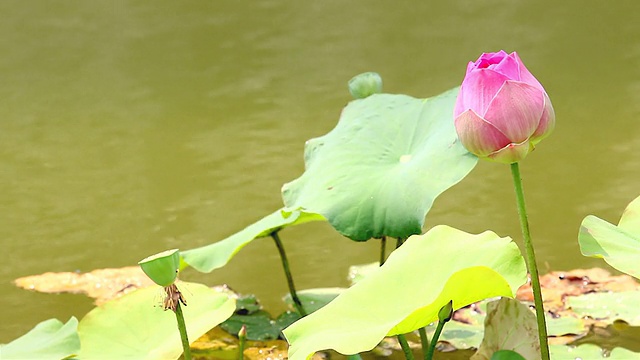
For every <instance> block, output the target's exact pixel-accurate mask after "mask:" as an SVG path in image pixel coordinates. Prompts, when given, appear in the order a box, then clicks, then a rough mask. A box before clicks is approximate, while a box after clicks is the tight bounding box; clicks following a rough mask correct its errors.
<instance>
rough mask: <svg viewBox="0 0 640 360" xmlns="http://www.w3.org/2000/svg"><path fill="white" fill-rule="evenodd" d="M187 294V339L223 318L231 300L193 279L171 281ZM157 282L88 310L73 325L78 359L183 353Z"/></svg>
mask: <svg viewBox="0 0 640 360" xmlns="http://www.w3.org/2000/svg"><path fill="white" fill-rule="evenodd" d="M176 285H177V286H178V289H179V290H180V291H181V292H182V293H183V296H184V297H185V298H186V301H187V306H183V307H182V310H183V314H184V320H185V323H186V326H187V334H188V336H189V340H190V341H192V342H193V341H195V340H196V339H198V338H199V337H200V336H202V334H204V333H206V332H207V331H209V330H210V329H212V328H214V327H215V326H217V325H218V324H220V323H221V322H223V321H224V320H226V319H228V318H229V317H230V316H231V315H232V314H233V312H234V311H235V308H236V305H235V300H234V299H232V298H230V297H229V295H228V294H226V293H223V292H219V291H216V290H214V289H211V288H209V287H208V286H205V285H202V284H197V283H186V282H178V283H176ZM163 296H164V293H163V291H162V288H161V287H159V286H150V287H148V288H144V289H140V290H136V291H134V292H132V293H131V294H127V295H125V296H123V297H121V298H118V299H115V300H112V301H109V302H107V303H105V304H103V305H101V306H99V307H97V308H95V309H93V310H91V311H90V312H89V313H88V314H87V315H86V316H85V317H84V318H83V319H82V320H81V321H80V325H79V327H78V333H79V334H80V341H81V343H82V349H81V351H80V356H79V358H80V359H92V360H94V359H95V360H100V359H105V360H106V359H121V360H127V359H130V360H134V359H135V360H144V359H148V360H152V359H154V360H155V359H167V360H168V359H177V358H178V357H179V356H180V354H182V343H181V341H180V334H179V333H178V325H177V323H176V316H175V314H174V313H173V312H172V311H171V310H167V311H164V310H163V307H162V299H163Z"/></svg>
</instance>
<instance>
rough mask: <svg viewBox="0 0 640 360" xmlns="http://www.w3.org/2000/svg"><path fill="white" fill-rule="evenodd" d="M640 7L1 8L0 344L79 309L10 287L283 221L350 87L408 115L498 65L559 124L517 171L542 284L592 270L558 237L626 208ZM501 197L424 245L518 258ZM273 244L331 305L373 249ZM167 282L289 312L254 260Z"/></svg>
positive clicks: (69, 300)
mask: <svg viewBox="0 0 640 360" xmlns="http://www.w3.org/2000/svg"><path fill="white" fill-rule="evenodd" d="M638 7H640V5H636V2H634V1H618V2H616V4H615V6H611V5H607V4H606V3H602V4H599V3H593V4H590V5H585V4H584V3H583V2H581V1H577V0H575V1H565V2H563V3H562V4H557V3H555V2H550V1H546V2H537V3H522V4H519V3H513V4H510V5H508V6H505V4H499V3H497V2H493V3H492V2H482V3H479V2H471V1H462V0H460V1H457V2H454V3H448V4H447V5H444V3H442V4H427V3H424V4H422V3H416V4H413V5H412V6H411V7H406V8H405V7H401V6H397V5H395V6H394V5H393V4H392V3H389V4H377V5H374V4H370V3H364V2H351V3H349V4H345V3H344V2H338V1H325V2H322V4H320V3H315V2H297V3H289V4H285V3H280V2H277V1H259V2H251V4H248V3H247V4H243V3H232V2H229V3H223V2H206V3H205V2H200V3H192V4H188V5H185V4H179V3H174V2H156V3H154V5H153V6H150V5H147V4H144V3H138V2H125V3H120V2H119V3H113V2H83V3H77V2H75V3H66V2H44V1H42V2H28V3H25V2H18V1H6V2H3V3H0V10H1V11H2V13H3V14H4V20H3V21H2V22H1V23H0V30H1V31H2V33H3V34H4V35H3V37H2V39H0V50H1V52H0V53H2V56H0V162H1V163H2V166H0V186H1V188H2V189H3V191H2V192H1V193H0V213H2V214H3V216H1V217H0V243H1V244H2V246H3V249H4V251H3V254H5V264H4V266H2V267H1V268H0V290H1V291H2V293H3V311H2V318H3V324H4V325H3V327H2V331H0V342H6V341H9V340H10V339H12V338H14V337H16V336H18V335H19V334H21V333H23V332H25V331H26V330H27V329H29V328H31V327H32V326H33V325H35V324H36V323H37V322H39V321H42V320H44V319H46V318H49V317H58V318H61V319H64V320H66V318H67V317H69V316H71V315H76V316H78V317H81V316H82V315H83V314H84V312H86V311H87V310H88V309H89V308H90V307H91V304H90V302H89V301H87V300H85V299H83V298H81V297H79V296H73V295H60V296H53V295H42V294H35V293H29V292H25V291H23V290H18V289H15V288H14V287H13V286H12V285H11V283H10V282H11V280H12V279H14V278H16V277H19V276H24V275H30V274H36V273H41V272H45V271H74V270H79V271H89V270H92V269H95V268H100V267H111V266H124V265H130V264H134V263H135V262H137V261H138V260H140V259H142V258H144V257H146V256H147V255H149V254H152V253H155V252H158V251H161V250H165V249H168V248H173V247H179V248H183V249H188V248H193V247H196V246H200V245H203V244H207V243H209V242H212V241H215V240H218V239H221V238H224V237H225V236H227V235H229V234H231V233H233V232H235V231H237V230H239V229H241V228H242V227H244V226H246V225H247V224H249V223H251V222H253V221H255V220H257V219H259V218H260V217H262V216H263V215H265V214H268V213H270V212H271V211H273V210H274V209H276V208H278V207H280V205H281V200H280V196H279V189H280V186H281V185H282V184H283V183H285V182H287V181H289V180H291V179H293V178H296V177H297V176H298V175H299V174H300V172H301V171H302V170H303V164H302V146H303V144H304V141H305V140H306V139H308V138H311V137H315V136H319V135H322V134H324V133H325V132H327V131H328V130H330V129H331V128H332V127H333V125H334V124H335V122H336V120H337V118H338V116H339V113H340V109H341V108H342V106H344V104H346V102H347V101H349V96H348V92H347V87H346V82H347V80H348V79H349V78H351V77H352V76H353V75H355V74H358V73H360V72H363V71H371V70H373V71H378V72H379V73H380V74H381V75H382V76H383V79H384V81H385V90H386V91H389V92H404V93H408V94H411V95H414V96H420V97H426V96H430V95H434V94H437V93H439V92H441V91H444V90H446V89H448V88H450V87H453V86H456V85H457V83H458V82H459V81H461V80H462V76H463V75H464V69H465V66H466V62H467V61H470V60H474V59H475V58H476V57H477V56H478V55H479V53H481V52H482V51H494V50H498V49H500V48H504V49H505V50H508V51H513V50H517V51H518V52H519V53H520V55H521V57H522V58H523V59H524V61H525V62H526V63H527V65H528V66H529V68H530V69H531V70H532V71H533V72H534V73H535V74H536V75H537V76H538V78H539V79H540V80H541V82H542V83H543V84H544V85H545V86H546V88H547V90H548V92H549V94H550V95H551V98H552V100H553V104H554V106H555V109H556V113H557V121H558V126H557V129H556V132H555V133H554V135H553V136H551V137H550V138H549V139H548V140H546V141H545V142H544V143H543V144H541V146H540V147H539V149H538V150H536V152H535V153H534V154H532V155H531V156H530V157H529V158H528V159H527V161H526V162H525V163H524V164H523V169H522V171H523V175H524V181H525V188H526V190H527V192H528V194H527V195H528V199H527V200H528V203H529V206H530V208H531V222H532V227H533V235H534V241H535V242H536V245H537V252H538V256H539V258H540V261H541V263H542V264H541V265H542V267H543V269H546V268H547V267H548V268H554V269H566V268H571V267H579V266H592V265H600V266H604V265H603V263H601V262H600V261H597V260H590V259H585V258H582V257H581V256H580V254H579V251H578V247H577V241H576V234H577V230H578V225H579V223H580V221H581V219H582V218H583V217H584V216H585V215H586V214H588V213H595V214H598V215H599V216H601V217H603V218H606V219H609V220H611V221H617V219H618V217H619V214H620V212H621V211H622V209H623V208H624V206H625V205H626V204H627V203H628V202H629V201H630V200H631V199H633V198H634V197H635V196H636V195H637V194H638V193H640V190H638V189H637V187H636V179H637V178H638V172H639V171H640V170H638V169H639V167H638V166H636V165H637V164H638V162H639V161H640V155H638V154H640V152H639V151H637V149H638V148H639V147H640V144H639V143H638V140H637V137H636V136H635V133H636V132H637V130H638V129H637V125H635V123H633V121H634V120H635V119H637V118H638V115H639V113H640V106H639V105H638V104H640V101H639V100H640V99H639V98H638V96H639V95H638V94H639V92H638V89H639V88H640V85H639V84H640V26H639V25H637V22H636V21H634V19H633V18H632V16H633V14H635V13H637V10H640V9H638ZM552 10H553V11H552ZM509 187H510V175H509V170H508V169H507V168H506V167H503V166H500V165H497V164H489V163H481V164H480V165H479V166H478V167H477V168H476V170H475V171H474V172H473V173H472V174H471V175H470V176H469V177H468V178H467V179H465V180H464V181H463V182H462V183H461V184H460V185H459V186H457V187H455V188H454V189H452V190H451V191H449V192H447V193H445V194H444V195H443V196H442V197H441V198H440V199H438V200H437V201H436V203H435V206H434V209H433V211H432V213H431V215H430V216H429V217H428V219H427V224H428V225H429V226H431V225H434V224H438V223H446V224H450V225H452V226H456V227H459V228H462V229H464V230H467V231H471V232H480V231H483V230H486V229H488V228H491V229H492V230H494V231H496V232H498V233H499V234H504V235H511V236H513V237H514V238H516V239H519V235H518V234H519V229H518V224H517V219H516V217H515V204H514V199H513V194H512V193H511V190H510V188H509ZM505 189H508V190H505ZM282 237H283V240H284V241H285V246H286V247H287V250H288V252H289V256H290V257H291V258H292V259H291V261H292V264H291V265H292V267H293V269H294V271H295V272H294V275H295V276H296V281H297V283H298V286H299V287H300V288H307V287H320V286H341V285H346V271H347V268H348V266H349V265H351V264H353V263H362V262H369V261H375V259H377V249H378V247H377V244H376V243H375V242H369V243H365V244H356V243H352V242H350V241H348V240H344V239H342V238H341V237H340V236H338V235H336V234H334V233H333V232H332V231H331V229H330V228H329V227H328V226H327V225H326V224H310V225H305V226H304V227H302V228H297V229H292V230H287V231H286V232H284V233H283V234H282ZM265 274H266V275H265ZM265 276H267V277H268V278H267V279H268V281H265ZM184 277H185V278H188V279H190V280H198V281H206V282H207V283H210V284H215V283H222V282H226V283H229V284H230V286H232V287H233V288H235V289H237V290H239V291H243V292H255V293H257V294H258V296H259V297H260V298H262V299H263V302H264V303H265V304H266V305H267V306H270V307H275V308H277V309H278V310H279V309H281V307H282V305H280V302H279V297H280V295H282V294H284V293H285V292H286V286H285V284H284V277H283V275H282V273H281V269H280V266H279V262H278V260H277V252H276V250H275V248H274V246H273V244H271V242H270V241H269V240H268V239H264V241H257V242H255V243H253V244H251V245H250V246H248V247H247V248H245V249H244V250H243V251H242V253H241V254H240V255H239V256H238V257H237V258H235V259H234V260H233V261H232V262H231V263H230V264H229V266H228V267H227V268H225V269H222V270H219V271H216V272H215V273H213V274H210V275H207V276H203V275H199V274H196V273H194V272H187V273H185V274H184Z"/></svg>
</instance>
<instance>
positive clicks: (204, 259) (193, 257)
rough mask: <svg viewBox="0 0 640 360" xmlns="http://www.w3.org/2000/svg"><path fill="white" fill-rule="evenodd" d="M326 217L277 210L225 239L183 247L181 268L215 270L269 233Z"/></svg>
mask: <svg viewBox="0 0 640 360" xmlns="http://www.w3.org/2000/svg"><path fill="white" fill-rule="evenodd" d="M322 220H324V218H323V217H322V216H321V215H318V214H314V213H311V212H308V211H300V210H283V209H280V210H277V211H275V212H273V213H272V214H270V215H267V216H265V217H264V218H262V219H260V220H258V221H256V222H255V223H253V224H251V225H249V226H247V227H246V228H244V229H243V230H241V231H239V232H237V233H235V234H233V235H231V236H229V237H228V238H226V239H224V240H220V241H218V242H216V243H213V244H210V245H207V246H203V247H199V248H196V249H191V250H187V251H181V252H180V255H181V256H182V262H183V264H182V266H181V268H184V267H186V266H191V267H193V268H194V269H196V270H198V271H200V272H205V273H208V272H211V271H213V270H215V269H218V268H221V267H223V266H225V265H226V264H227V263H228V262H229V260H231V258H233V256H234V255H235V254H237V253H238V251H240V250H241V249H242V248H243V247H245V246H246V245H247V244H248V243H250V242H251V241H253V240H255V239H258V238H262V237H265V236H269V235H270V234H271V233H273V232H276V231H280V230H282V229H283V228H286V227H289V226H294V225H299V224H304V223H307V222H311V221H322Z"/></svg>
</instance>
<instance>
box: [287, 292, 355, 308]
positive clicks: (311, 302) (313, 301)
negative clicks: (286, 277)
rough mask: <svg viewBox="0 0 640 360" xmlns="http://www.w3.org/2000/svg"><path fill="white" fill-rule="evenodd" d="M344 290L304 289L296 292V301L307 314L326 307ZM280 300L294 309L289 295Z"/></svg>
mask: <svg viewBox="0 0 640 360" xmlns="http://www.w3.org/2000/svg"><path fill="white" fill-rule="evenodd" d="M345 290H346V289H345V288H337V287H334V288H318V289H305V290H300V291H298V292H297V295H298V299H300V302H301V303H302V307H303V308H304V310H305V311H306V312H307V313H312V312H315V311H316V310H318V309H320V308H321V307H323V306H325V305H327V304H328V303H330V302H331V301H333V299H335V298H336V297H337V296H338V295H340V294H342V293H343V292H344V291H345ZM282 300H283V301H284V302H285V303H287V305H289V306H290V307H292V308H293V307H294V305H293V299H292V298H291V294H287V295H285V296H284V297H283V298H282Z"/></svg>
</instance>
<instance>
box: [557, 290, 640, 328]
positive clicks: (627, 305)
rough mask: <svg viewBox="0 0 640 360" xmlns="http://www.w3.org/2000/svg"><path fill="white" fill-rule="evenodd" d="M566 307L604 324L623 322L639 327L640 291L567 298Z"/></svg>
mask: <svg viewBox="0 0 640 360" xmlns="http://www.w3.org/2000/svg"><path fill="white" fill-rule="evenodd" d="M565 301H566V304H567V307H568V308H571V310H573V311H574V312H575V313H576V314H578V315H580V316H583V317H584V316H589V317H591V318H593V319H597V320H600V321H603V322H605V323H613V322H614V321H615V320H624V321H625V322H626V323H628V324H629V325H632V326H640V308H639V307H638V304H640V291H637V290H636V291H624V292H612V293H604V292H602V293H591V294H584V295H580V296H567V298H566V299H565Z"/></svg>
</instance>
